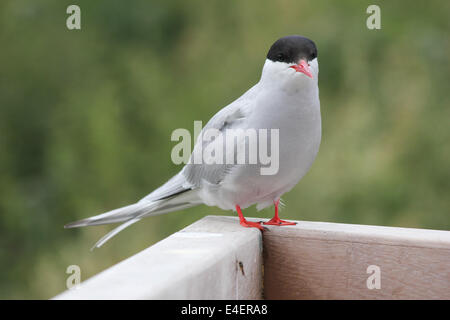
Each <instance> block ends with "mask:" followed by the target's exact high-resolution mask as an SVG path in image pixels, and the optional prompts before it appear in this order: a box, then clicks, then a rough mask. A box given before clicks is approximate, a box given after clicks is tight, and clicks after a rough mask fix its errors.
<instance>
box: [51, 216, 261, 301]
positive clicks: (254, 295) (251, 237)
mask: <svg viewBox="0 0 450 320" xmlns="http://www.w3.org/2000/svg"><path fill="white" fill-rule="evenodd" d="M261 238H262V237H261V232H260V231H259V230H257V229H254V228H243V227H241V226H240V225H239V223H238V222H237V221H236V219H234V218H232V217H224V216H208V217H205V218H203V219H201V220H199V221H197V222H195V223H194V224H192V225H190V226H188V227H186V228H185V229H183V230H181V231H179V232H177V233H174V234H172V235H171V236H169V237H168V238H166V239H164V240H162V241H160V242H158V243H157V244H155V245H153V246H151V247H149V248H147V249H145V250H143V251H141V252H140V253H138V254H136V255H134V256H132V257H130V258H128V259H126V260H124V261H122V262H121V263H119V264H117V265H115V266H113V267H111V268H109V269H107V270H105V271H103V272H101V273H99V274H98V275H96V276H94V277H92V278H90V279H88V280H87V281H84V282H82V283H81V284H80V286H79V287H78V288H77V289H71V290H68V291H66V292H64V293H62V294H60V295H58V296H56V297H55V299H260V298H261V297H262V239H261Z"/></svg>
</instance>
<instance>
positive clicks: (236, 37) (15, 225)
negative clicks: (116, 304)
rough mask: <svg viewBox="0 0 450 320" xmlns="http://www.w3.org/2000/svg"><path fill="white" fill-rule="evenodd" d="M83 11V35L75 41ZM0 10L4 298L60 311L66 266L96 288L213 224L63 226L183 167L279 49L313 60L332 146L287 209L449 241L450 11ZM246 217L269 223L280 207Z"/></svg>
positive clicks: (169, 221)
mask: <svg viewBox="0 0 450 320" xmlns="http://www.w3.org/2000/svg"><path fill="white" fill-rule="evenodd" d="M74 3H76V4H79V5H80V7H81V17H82V29H81V30H73V31H70V30H68V29H67V28H66V18H67V17H68V15H67V14H66V8H67V6H68V5H69V4H74ZM376 3H377V4H379V5H380V6H381V22H382V29H381V30H368V29H367V28H366V19H367V17H368V14H366V8H367V7H368V5H369V4H374V3H373V1H350V0H346V1H339V2H338V1H331V0H327V1H309V2H306V1H287V0H283V1H257V0H253V1H217V0H213V1H198V0H192V1H180V0H176V1H162V0H157V1H155V0H153V1H146V0H139V1H130V2H128V1H119V0H114V1H112V0H110V1H88V0H86V1H66V0H64V1H56V0H54V1H50V0H45V1H44V0H38V1H32V0H9V1H1V2H0V47H1V49H0V66H1V69H0V298H12V299H14V298H50V297H52V296H54V295H55V294H57V293H59V292H61V291H63V290H64V289H65V282H66V277H67V276H68V275H67V274H66V273H65V271H66V268H67V266H69V265H71V264H77V265H79V266H80V267H81V270H82V279H86V278H88V277H90V276H92V275H94V274H96V273H98V272H100V271H101V270H103V269H105V268H106V267H108V266H110V265H112V264H114V263H117V262H118V261H120V260H123V259H124V258H126V257H129V256H130V255H132V254H134V253H137V252H139V251H140V250H142V249H144V248H146V247H148V246H149V245H151V244H153V243H155V242H156V241H159V240H161V239H163V238H164V237H166V236H168V235H169V234H171V233H173V232H175V231H177V230H179V229H181V228H183V227H184V226H186V225H189V224H190V223H192V222H194V221H196V220H198V219H200V218H201V217H203V216H205V215H207V214H227V215H229V214H232V213H231V212H222V211H221V210H219V209H217V208H213V207H206V206H201V207H197V208H193V209H189V210H185V211H183V212H178V213H171V214H167V215H163V216H157V217H152V218H148V219H145V220H143V221H141V222H140V223H138V224H136V225H133V226H132V227H130V228H129V229H127V230H125V231H123V232H122V233H121V234H120V235H119V236H117V237H116V238H115V239H114V240H112V241H110V242H109V243H107V244H106V245H105V247H103V248H101V249H100V250H96V251H94V252H90V251H89V248H90V247H91V245H92V244H93V243H95V241H96V240H97V239H98V238H100V237H101V236H102V235H103V234H104V233H106V232H107V231H108V230H110V229H111V226H100V227H91V228H84V229H74V230H64V229H63V225H64V224H65V223H67V222H70V221H73V220H77V219H81V218H85V217H88V216H91V215H94V214H98V213H101V212H104V211H107V210H110V209H114V208H116V207H120V206H123V205H126V204H129V203H132V202H134V201H136V200H138V199H140V198H141V197H143V196H145V195H146V194H147V193H149V192H150V191H152V190H153V189H154V188H156V187H158V186H159V185H160V184H162V183H163V182H165V181H166V180H167V179H168V178H170V177H171V176H172V175H173V174H175V173H176V172H177V171H178V170H180V168H181V167H180V166H176V165H174V164H172V162H171V160H170V152H171V148H172V147H173V146H174V145H175V143H174V142H171V141H170V135H171V133H172V131H173V130H174V129H176V128H187V129H189V130H193V121H194V120H202V121H203V123H206V121H207V120H208V119H209V118H210V117H211V116H212V115H213V114H214V113H216V112H217V111H218V110H219V109H220V108H222V107H223V106H225V105H226V104H228V103H230V102H231V101H233V100H234V99H235V98H237V97H238V96H239V95H241V94H242V93H243V92H245V90H246V89H248V88H249V87H250V86H251V85H253V84H254V83H256V82H257V81H258V79H259V76H260V72H261V67H262V65H263V63H264V59H265V54H266V52H267V50H268V48H269V46H270V45H271V44H272V42H273V41H274V40H276V39H277V38H279V37H281V36H284V35H288V34H302V35H305V36H308V37H310V38H312V39H314V40H315V42H316V44H317V46H318V48H319V61H320V80H319V82H320V97H321V106H322V117H323V140H322V145H321V150H320V152H319V156H318V158H317V160H316V162H315V164H314V165H313V167H312V170H311V171H310V173H308V175H307V176H306V177H305V178H304V179H303V180H302V181H301V183H300V184H299V185H298V186H297V187H296V188H295V189H294V190H293V191H291V192H290V193H289V194H287V195H286V196H285V197H284V200H285V202H286V203H287V208H286V209H285V210H284V211H283V213H282V216H283V217H285V218H290V219H303V220H317V221H330V222H341V223H360V224H376V225H390V226H402V227H420V228H433V229H444V230H448V229H449V228H450V216H449V210H450V197H449V193H450V170H449V160H450V148H449V141H450V126H449V119H450V103H449V102H450V101H449V95H448V89H449V83H450V77H449V70H450V68H449V57H450V50H449V49H450V40H449V39H450V37H449V16H450V10H449V9H450V2H447V1H427V2H422V3H421V2H417V3H414V5H412V4H411V3H410V2H406V1H377V2H376ZM246 214H247V215H249V216H263V217H270V216H271V215H272V211H263V212H260V213H257V212H256V211H255V209H253V208H251V209H249V210H247V211H246Z"/></svg>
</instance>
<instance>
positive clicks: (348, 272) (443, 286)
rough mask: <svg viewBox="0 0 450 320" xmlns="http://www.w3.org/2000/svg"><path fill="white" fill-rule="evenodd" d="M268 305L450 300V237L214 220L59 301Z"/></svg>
mask: <svg viewBox="0 0 450 320" xmlns="http://www.w3.org/2000/svg"><path fill="white" fill-rule="evenodd" d="M251 220H253V221H259V220H260V219H251ZM262 298H266V299H450V232H449V231H438V230H425V229H410V228H393V227H380V226H366V225H350V224H337V223H324V222H308V221H298V224H297V225H296V226H288V227H275V226H269V228H268V230H267V231H264V232H263V233H261V232H260V231H259V230H257V229H254V228H243V227H241V226H240V225H239V223H238V220H237V218H234V217H226V216H208V217H205V218H203V219H201V220H199V221H197V222H195V223H194V224H192V225H190V226H188V227H186V228H185V229H183V230H181V231H179V232H176V233H174V234H172V235H171V236H169V237H168V238H166V239H164V240H162V241H160V242H158V243H156V244H155V245H153V246H151V247H149V248H147V249H145V250H143V251H142V252H140V253H138V254H136V255H134V256H132V257H130V258H128V259H126V260H124V261H122V262H120V263H119V264H117V265H115V266H112V267H111V268H109V269H107V270H105V271H103V272H101V273H100V274H98V275H96V276H94V277H92V278H90V279H88V280H86V281H84V282H83V283H81V284H80V285H79V286H78V288H77V289H71V290H68V291H66V292H63V293H62V294H60V295H58V296H56V297H55V299H262Z"/></svg>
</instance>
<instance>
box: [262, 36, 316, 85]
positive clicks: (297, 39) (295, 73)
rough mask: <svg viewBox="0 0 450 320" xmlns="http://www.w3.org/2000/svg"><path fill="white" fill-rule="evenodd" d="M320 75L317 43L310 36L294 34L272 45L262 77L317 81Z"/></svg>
mask: <svg viewBox="0 0 450 320" xmlns="http://www.w3.org/2000/svg"><path fill="white" fill-rule="evenodd" d="M318 75H319V63H318V61H317V47H316V45H315V44H314V42H313V41H312V40H310V39H308V38H305V37H302V36H297V35H294V36H287V37H283V38H280V39H278V40H277V41H275V43H274V44H273V45H272V46H271V47H270V49H269V52H268V53H267V59H266V63H265V64H264V68H263V74H262V79H265V80H269V81H274V80H275V81H282V82H286V81H291V80H293V81H302V82H306V83H308V81H309V82H310V83H317V77H318Z"/></svg>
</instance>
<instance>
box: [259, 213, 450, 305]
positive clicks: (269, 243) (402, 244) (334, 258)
mask: <svg viewBox="0 0 450 320" xmlns="http://www.w3.org/2000/svg"><path fill="white" fill-rule="evenodd" d="M263 243H264V295H265V298H266V299H450V232H448V231H438V230H424V229H409V228H392V227H378V226H364V225H349V224H335V223H322V222H306V221H298V224H297V225H296V226H288V227H274V226H272V227H270V228H269V231H267V232H264V236H263ZM369 265H376V266H378V267H379V268H380V271H381V274H380V275H381V283H380V284H381V288H380V289H372V290H370V289H368V287H367V284H366V282H367V279H368V278H369V276H371V273H369V274H368V273H367V267H368V266H369Z"/></svg>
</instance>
